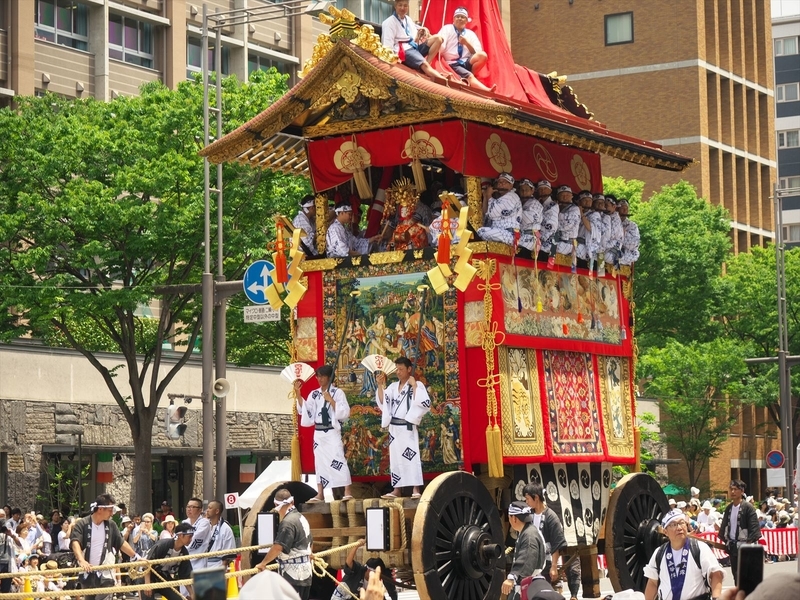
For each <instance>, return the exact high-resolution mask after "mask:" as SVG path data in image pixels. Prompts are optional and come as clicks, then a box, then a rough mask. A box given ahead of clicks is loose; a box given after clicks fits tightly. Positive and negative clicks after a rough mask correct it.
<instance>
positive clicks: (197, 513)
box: [183, 497, 211, 569]
mask: <svg viewBox="0 0 800 600" xmlns="http://www.w3.org/2000/svg"><path fill="white" fill-rule="evenodd" d="M183 523H188V524H189V525H191V526H192V527H194V533H193V534H192V541H191V542H189V543H188V544H187V545H186V550H187V551H188V552H189V554H192V555H194V554H202V553H203V552H205V550H204V548H205V547H206V545H208V537H209V536H210V535H211V523H210V522H209V520H208V519H206V518H205V517H204V516H203V500H202V499H200V498H197V497H193V498H189V501H188V502H187V503H186V518H185V519H184V520H183ZM191 563H192V568H193V569H204V568H205V566H206V559H205V558H193V559H192V560H191Z"/></svg>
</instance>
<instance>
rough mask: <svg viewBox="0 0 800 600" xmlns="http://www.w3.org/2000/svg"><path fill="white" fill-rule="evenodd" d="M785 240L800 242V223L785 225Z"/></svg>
mask: <svg viewBox="0 0 800 600" xmlns="http://www.w3.org/2000/svg"><path fill="white" fill-rule="evenodd" d="M783 241H784V242H800V225H784V227H783Z"/></svg>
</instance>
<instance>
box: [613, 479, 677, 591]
mask: <svg viewBox="0 0 800 600" xmlns="http://www.w3.org/2000/svg"><path fill="white" fill-rule="evenodd" d="M667 512H669V504H668V503H667V497H666V496H665V495H664V492H663V491H662V490H661V488H660V487H659V485H658V482H656V480H655V479H653V478H652V477H651V476H650V475H646V474H645V473H631V474H629V475H626V476H625V477H623V478H622V479H621V480H620V481H619V483H617V487H616V488H614V491H613V493H612V494H611V499H610V501H609V504H608V513H607V515H606V523H605V552H606V561H607V562H608V577H609V579H610V580H611V585H613V586H614V591H617V592H619V591H622V590H628V589H634V590H638V591H640V592H644V588H645V586H646V585H647V579H646V578H645V576H644V567H645V565H646V564H647V563H648V562H650V557H651V556H653V553H654V552H655V551H656V550H657V549H658V547H659V546H660V545H661V544H662V543H664V538H663V537H662V536H661V535H660V534H659V533H658V528H659V526H660V525H661V519H662V517H663V516H664V515H665V514H667Z"/></svg>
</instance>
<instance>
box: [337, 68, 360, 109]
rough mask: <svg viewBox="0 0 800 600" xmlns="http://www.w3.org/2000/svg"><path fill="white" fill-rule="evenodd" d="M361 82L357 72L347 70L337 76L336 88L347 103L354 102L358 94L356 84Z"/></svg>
mask: <svg viewBox="0 0 800 600" xmlns="http://www.w3.org/2000/svg"><path fill="white" fill-rule="evenodd" d="M360 83H361V77H359V76H358V74H357V73H354V72H352V71H348V72H347V73H345V74H344V75H342V76H341V77H340V78H339V81H337V82H336V86H335V87H336V89H337V90H339V93H340V94H341V96H342V98H343V99H344V101H345V102H347V103H348V104H352V103H353V102H355V99H356V96H358V85H359V84H360Z"/></svg>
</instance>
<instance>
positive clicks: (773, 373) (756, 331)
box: [717, 245, 800, 447]
mask: <svg viewBox="0 0 800 600" xmlns="http://www.w3.org/2000/svg"><path fill="white" fill-rule="evenodd" d="M784 264H785V267H786V298H787V309H786V321H787V339H788V342H789V347H788V350H789V354H791V355H797V354H800V310H798V307H797V305H796V304H795V303H794V302H793V300H794V299H795V298H800V248H792V249H790V250H787V251H786V253H785V258H784ZM717 285H718V286H719V293H718V295H719V297H720V299H721V306H720V322H721V323H722V327H723V330H724V332H725V334H726V335H727V336H729V337H731V338H733V339H736V340H740V341H741V342H742V343H743V344H745V345H747V347H748V355H749V356H750V357H774V356H777V353H778V304H777V303H778V286H777V276H776V269H775V247H774V246H773V245H770V246H767V247H766V248H761V247H757V246H756V247H753V248H752V249H751V250H750V252H748V253H742V254H738V255H737V256H734V257H732V258H731V259H730V260H729V261H728V263H727V269H726V274H725V276H724V277H722V278H721V279H720V280H719V281H718V283H717ZM798 371H800V369H795V374H794V375H793V376H792V395H793V396H794V397H797V395H798V393H800V372H798ZM748 390H749V391H750V393H751V395H752V397H753V399H754V401H755V402H756V403H757V404H758V405H759V406H765V407H767V409H768V410H769V414H770V417H771V419H772V420H773V421H774V422H775V423H776V424H777V425H779V426H780V424H781V418H780V389H779V374H778V366H777V364H770V365H755V366H752V367H751V369H750V384H749V386H748ZM793 426H794V428H793V431H794V432H795V439H794V444H793V447H794V446H796V445H797V444H798V443H800V406H796V407H795V410H794V413H793Z"/></svg>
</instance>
